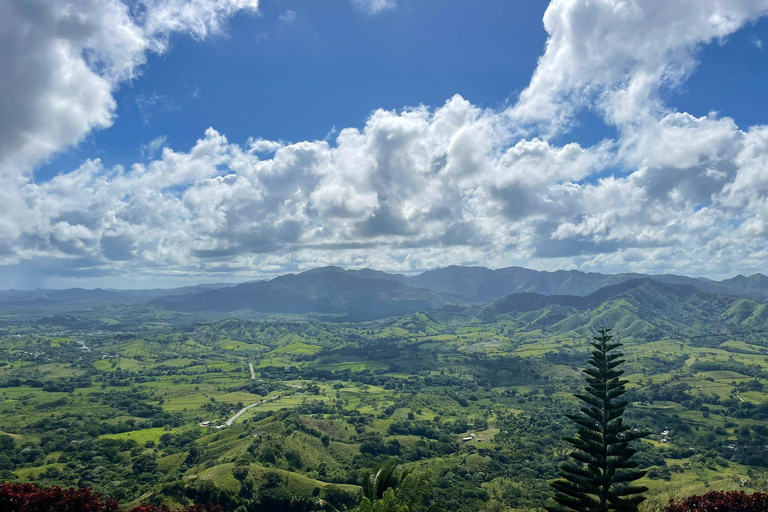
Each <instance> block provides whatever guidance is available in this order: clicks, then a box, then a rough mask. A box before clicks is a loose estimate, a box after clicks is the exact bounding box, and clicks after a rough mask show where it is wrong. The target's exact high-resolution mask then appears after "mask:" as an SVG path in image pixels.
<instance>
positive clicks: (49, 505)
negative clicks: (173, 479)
mask: <svg viewBox="0 0 768 512" xmlns="http://www.w3.org/2000/svg"><path fill="white" fill-rule="evenodd" d="M119 505H120V504H119V503H118V501H117V500H115V499H112V498H108V499H102V497H101V496H100V495H99V494H96V493H94V492H93V491H91V490H90V489H62V488H61V487H49V488H46V489H39V488H37V487H35V486H34V485H32V484H2V485H0V512H119V510H120V508H119ZM170 510H171V509H170V508H168V507H167V506H166V505H162V506H160V507H158V506H156V505H140V506H138V507H136V508H133V509H131V510H129V511H128V512H170ZM184 512H223V510H222V508H221V507H214V506H211V505H190V506H188V507H187V508H185V509H184Z"/></svg>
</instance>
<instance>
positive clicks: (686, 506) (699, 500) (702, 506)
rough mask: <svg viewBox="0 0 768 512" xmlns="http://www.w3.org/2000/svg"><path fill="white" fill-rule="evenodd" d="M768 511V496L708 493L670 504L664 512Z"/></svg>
mask: <svg viewBox="0 0 768 512" xmlns="http://www.w3.org/2000/svg"><path fill="white" fill-rule="evenodd" d="M765 511H768V494H765V493H762V492H756V493H755V494H746V493H745V492H744V491H731V492H722V491H710V492H708V493H707V494H703V495H701V496H691V497H689V498H686V499H684V500H683V501H681V502H680V503H670V504H669V506H668V507H667V508H666V509H665V512H765Z"/></svg>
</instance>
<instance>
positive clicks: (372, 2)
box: [352, 0, 397, 14]
mask: <svg viewBox="0 0 768 512" xmlns="http://www.w3.org/2000/svg"><path fill="white" fill-rule="evenodd" d="M352 4H353V5H354V6H355V7H357V8H358V9H360V10H363V11H365V12H367V13H369V14H379V13H380V12H383V11H392V10H394V9H395V7H397V0H352Z"/></svg>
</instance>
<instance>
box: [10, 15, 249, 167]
mask: <svg viewBox="0 0 768 512" xmlns="http://www.w3.org/2000/svg"><path fill="white" fill-rule="evenodd" d="M257 7H258V2H257V1H256V0H225V1H213V0H194V1H191V2H189V1H182V0H165V1H157V0H147V1H144V2H139V3H137V4H133V5H132V9H129V8H128V7H127V6H126V5H125V4H124V3H122V2H120V1H118V0H73V1H68V2H53V3H52V2H46V1H41V0H32V1H29V2H2V3H1V4H0V45H1V46H2V48H3V52H2V54H0V69H2V70H3V80H2V81H0V116H1V117H2V119H3V123H2V126H1V127H0V170H2V172H3V173H5V174H18V173H20V172H27V171H29V170H30V169H32V168H33V167H34V166H35V165H36V164H37V163H38V162H40V161H41V160H44V159H45V158H47V157H49V156H51V155H52V154H54V153H56V152H58V151H62V150H64V149H66V148H68V147H69V146H71V145H73V144H77V143H78V142H79V141H81V140H82V139H83V138H84V137H85V136H86V135H87V134H88V133H90V132H91V130H94V129H100V128H106V127H108V126H110V125H111V124H112V122H113V120H114V117H115V108H116V104H115V99H114V97H113V93H114V91H115V89H116V88H117V87H118V86H119V84H120V83H121V82H123V81H125V80H128V79H131V78H133V77H135V76H136V75H137V74H138V73H139V72H140V67H141V65H142V64H143V63H144V62H145V60H146V55H147V52H148V51H155V52H163V51H165V50H166V48H167V45H168V39H169V37H170V36H171V35H172V34H173V33H186V34H190V35H191V36H193V37H195V38H198V39H202V38H205V37H208V36H210V35H211V34H215V33H218V32H220V31H221V30H222V26H223V22H224V20H225V19H226V18H227V17H229V16H231V15H232V14H233V13H234V12H236V11H238V10H255V9H256V8H257Z"/></svg>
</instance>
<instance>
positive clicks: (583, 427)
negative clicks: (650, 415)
mask: <svg viewBox="0 0 768 512" xmlns="http://www.w3.org/2000/svg"><path fill="white" fill-rule="evenodd" d="M609 331H610V329H605V328H604V327H603V328H601V329H600V330H599V331H598V332H599V334H600V336H596V337H595V338H594V341H592V342H591V345H592V347H593V350H592V357H591V358H590V359H589V367H588V368H587V369H586V370H584V373H585V374H586V376H587V378H586V380H587V386H586V388H585V390H584V391H585V392H584V393H577V394H575V396H576V398H578V399H579V400H581V401H582V402H583V403H584V404H583V406H582V407H581V412H580V413H579V414H575V415H568V418H569V419H570V420H571V421H573V422H574V423H575V424H576V425H577V427H578V428H577V433H576V437H574V438H566V439H565V440H566V441H568V442H569V443H570V444H571V445H573V447H574V448H575V450H574V451H573V452H572V453H571V458H572V459H573V461H568V462H565V463H563V465H562V466H561V468H560V470H561V471H560V476H561V477H562V480H557V481H555V482H552V487H554V489H555V491H556V494H555V501H556V502H557V505H556V506H554V507H547V510H548V511H550V512H565V511H576V512H608V511H616V512H636V511H637V506H638V505H639V504H640V503H641V502H642V501H643V500H644V499H645V498H644V497H643V496H642V494H643V493H644V492H645V491H647V490H648V488H647V487H643V486H637V485H633V482H635V481H636V480H638V479H639V478H642V477H643V476H644V475H645V473H646V472H645V471H642V470H639V469H637V467H638V464H637V463H636V462H634V461H632V460H631V458H632V456H633V455H634V454H635V452H636V450H634V449H632V448H630V447H629V443H630V442H632V441H635V440H637V439H640V438H642V437H645V436H646V435H648V433H647V432H639V431H637V430H636V429H631V428H630V427H628V426H626V425H624V422H623V419H622V415H623V414H624V409H625V408H626V406H627V402H626V401H624V400H620V397H621V396H622V395H623V394H624V393H626V389H625V387H624V386H625V384H626V383H627V381H626V380H621V379H620V377H621V375H622V374H623V373H624V372H623V371H622V370H619V369H618V368H619V367H620V366H621V364H622V363H624V360H623V359H621V357H622V355H623V354H621V353H619V352H617V351H616V350H617V349H618V348H619V347H621V346H622V344H621V343H617V342H612V341H611V339H612V338H613V337H612V336H610V335H609V334H608V332H609Z"/></svg>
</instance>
